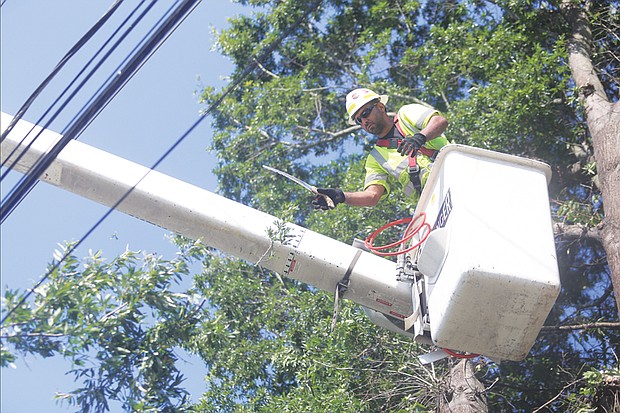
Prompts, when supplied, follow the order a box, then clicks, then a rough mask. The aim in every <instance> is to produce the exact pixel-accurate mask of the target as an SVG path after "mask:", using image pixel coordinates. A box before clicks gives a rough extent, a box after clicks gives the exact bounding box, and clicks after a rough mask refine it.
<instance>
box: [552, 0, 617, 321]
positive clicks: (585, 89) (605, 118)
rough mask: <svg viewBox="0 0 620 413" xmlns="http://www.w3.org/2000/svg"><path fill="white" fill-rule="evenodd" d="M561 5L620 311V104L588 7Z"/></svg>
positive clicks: (569, 3)
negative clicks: (610, 90)
mask: <svg viewBox="0 0 620 413" xmlns="http://www.w3.org/2000/svg"><path fill="white" fill-rule="evenodd" d="M562 8H563V10H564V12H565V15H566V17H567V19H568V21H569V23H570V24H571V27H572V37H571V38H570V39H569V42H568V65H569V68H570V70H571V74H572V76H573V79H574V81H575V85H576V86H577V88H578V90H579V92H580V98H581V100H582V102H583V105H584V108H585V114H586V121H587V124H588V130H589V131H590V135H591V137H592V144H593V147H594V157H595V158H596V168H597V173H598V179H599V186H600V190H601V194H602V197H603V208H604V210H605V217H604V219H603V222H602V226H601V227H602V240H603V248H605V252H606V254H607V263H608V264H609V268H610V271H611V280H612V283H613V286H614V293H615V297H616V306H617V308H618V313H620V103H619V102H615V103H613V102H611V101H610V99H609V98H608V97H607V95H606V94H605V90H604V88H603V84H602V83H601V81H600V79H599V78H598V76H597V74H596V71H595V68H594V66H593V64H592V59H591V50H592V47H591V45H592V31H591V28H590V23H589V21H588V15H587V10H585V9H583V8H580V7H579V6H578V5H575V2H573V1H570V0H564V1H563V3H562Z"/></svg>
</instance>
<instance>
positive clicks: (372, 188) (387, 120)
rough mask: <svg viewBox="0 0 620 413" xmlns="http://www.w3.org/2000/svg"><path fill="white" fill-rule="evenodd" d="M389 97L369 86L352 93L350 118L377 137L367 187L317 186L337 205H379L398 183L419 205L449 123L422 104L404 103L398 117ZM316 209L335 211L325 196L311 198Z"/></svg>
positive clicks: (349, 95) (444, 142)
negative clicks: (390, 107) (390, 111)
mask: <svg viewBox="0 0 620 413" xmlns="http://www.w3.org/2000/svg"><path fill="white" fill-rule="evenodd" d="M387 101H388V96H386V95H378V94H376V93H375V92H373V91H372V90H370V89H364V88H362V89H355V90H353V91H351V92H350V93H349V94H348V95H347V99H346V108H347V114H348V122H349V124H351V125H355V124H357V125H360V126H361V127H362V129H364V130H365V131H366V132H368V133H371V134H372V135H375V136H376V137H377V140H376V142H375V145H374V147H373V148H372V150H371V152H370V154H369V155H368V157H367V158H366V165H365V168H366V178H365V182H364V190H363V191H357V192H344V191H343V190H342V189H340V188H317V191H318V192H319V193H320V194H323V195H326V196H328V197H330V198H331V199H332V201H333V202H334V206H336V205H338V204H342V203H345V204H347V205H353V206H368V207H374V206H375V205H377V203H378V202H379V200H381V199H382V198H384V197H386V196H388V195H389V194H390V192H391V190H392V187H393V186H394V184H396V183H398V185H399V186H400V187H402V189H403V192H404V193H405V195H406V196H408V197H410V198H411V199H412V201H413V202H414V203H417V201H418V198H419V196H420V192H421V191H422V187H423V186H424V184H425V183H426V179H427V178H428V174H429V173H430V166H431V164H432V162H433V161H434V160H435V156H436V155H437V152H438V151H439V149H441V148H442V147H443V146H445V145H447V144H448V140H447V139H446V137H445V136H444V135H443V132H444V131H445V130H446V128H447V127H448V121H447V120H446V118H444V117H443V116H442V115H441V114H440V113H439V112H438V111H437V110H435V109H433V108H430V107H428V106H424V105H419V104H409V105H405V106H403V107H401V108H400V109H399V110H398V112H397V113H396V115H395V116H390V115H389V114H388V112H387V108H386V103H387ZM312 206H313V207H314V208H315V209H323V210H327V209H330V207H329V206H328V204H327V202H326V200H325V198H324V197H322V196H320V195H317V196H316V197H314V199H313V200H312Z"/></svg>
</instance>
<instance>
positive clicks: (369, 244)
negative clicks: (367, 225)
mask: <svg viewBox="0 0 620 413" xmlns="http://www.w3.org/2000/svg"><path fill="white" fill-rule="evenodd" d="M419 218H421V219H422V220H421V221H420V224H419V225H418V226H417V227H415V228H412V227H413V224H415V223H416V222H417V221H418V219H419ZM407 223H408V224H409V225H407V229H405V232H404V233H403V236H402V238H401V239H400V240H398V241H396V242H393V243H391V244H387V245H382V246H375V245H373V243H374V242H375V238H376V237H377V236H378V235H379V234H380V233H381V232H383V231H384V230H386V229H387V228H390V227H393V226H396V225H402V224H407ZM422 228H426V229H427V231H426V233H425V234H424V237H422V239H421V240H420V241H419V242H418V243H417V244H415V245H413V246H411V247H409V248H407V249H404V250H403V249H400V250H398V251H391V252H382V251H383V250H386V249H390V248H394V247H397V246H399V245H402V244H404V243H405V242H407V241H409V240H410V239H411V238H413V237H414V236H415V235H416V234H417V233H418V232H420V230H421V229H422ZM430 232H431V226H430V225H429V224H428V223H427V222H426V213H424V212H420V214H419V215H418V216H416V217H415V218H413V219H412V218H401V219H399V220H396V221H392V222H390V223H389V224H385V225H384V226H382V227H381V228H379V229H378V230H376V231H375V232H373V233H372V234H370V235H369V236H368V237H367V238H366V240H364V245H365V246H366V248H368V249H369V250H371V251H372V252H374V253H375V254H377V255H380V256H382V257H391V256H394V255H399V254H405V253H407V252H409V251H411V250H414V249H416V248H418V247H419V246H420V245H422V243H423V242H424V241H426V238H427V237H428V234H430Z"/></svg>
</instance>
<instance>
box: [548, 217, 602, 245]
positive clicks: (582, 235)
mask: <svg viewBox="0 0 620 413" xmlns="http://www.w3.org/2000/svg"><path fill="white" fill-rule="evenodd" d="M601 232H602V225H598V226H596V227H594V228H588V227H586V226H585V225H581V224H572V225H571V224H565V223H564V222H554V223H553V233H554V234H555V235H556V237H563V238H578V239H590V240H593V241H596V242H602V240H603V239H602V233H601Z"/></svg>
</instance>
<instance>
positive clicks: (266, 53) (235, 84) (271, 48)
mask: <svg viewBox="0 0 620 413" xmlns="http://www.w3.org/2000/svg"><path fill="white" fill-rule="evenodd" d="M199 1H200V0H199ZM321 2H322V0H317V1H315V2H314V3H313V4H312V5H311V7H310V8H309V10H308V13H307V14H304V15H301V16H300V17H299V18H298V19H297V20H296V21H295V22H294V23H293V24H292V25H291V26H289V28H288V29H287V30H286V31H285V32H283V33H282V34H280V35H279V36H278V37H277V38H276V39H275V40H274V41H273V43H271V44H270V45H269V46H268V47H266V48H265V50H263V51H262V52H260V53H259V54H258V55H257V56H256V57H255V58H254V59H252V60H251V61H250V63H249V64H248V65H247V66H246V67H245V69H244V70H243V71H242V72H241V74H240V75H239V76H238V77H237V79H236V80H235V81H234V82H233V83H231V84H230V85H228V87H227V88H226V89H225V90H224V92H222V94H221V95H220V96H219V97H218V98H217V99H216V100H215V101H214V102H213V103H212V104H211V105H210V106H209V107H208V108H207V110H206V111H204V112H203V113H201V115H200V116H199V118H198V119H197V120H196V121H195V122H194V123H193V124H192V125H191V126H190V127H189V129H187V130H186V131H185V133H183V135H181V137H179V138H178V139H177V140H176V142H175V143H174V144H173V145H172V146H171V147H170V148H169V149H168V150H167V151H166V152H165V153H164V154H163V155H162V156H161V157H160V158H159V159H158V160H157V161H156V162H155V163H154V164H153V165H152V166H151V168H150V169H151V170H155V169H156V168H157V167H158V166H159V164H161V162H163V161H164V160H165V159H166V158H167V157H168V155H169V154H170V153H172V151H174V149H176V148H177V147H178V146H179V145H180V144H181V143H182V142H183V141H184V140H185V138H186V137H187V136H188V135H189V134H190V133H192V132H193V131H194V130H195V129H196V128H197V127H198V126H199V125H200V124H201V123H202V121H203V120H204V119H206V117H207V115H209V114H210V113H211V112H212V111H213V110H215V109H216V108H218V107H219V106H220V104H221V103H222V102H223V101H224V99H225V98H226V96H228V95H229V94H230V93H232V92H233V91H234V90H235V89H236V88H237V87H238V86H239V84H241V82H242V81H243V80H244V79H245V78H246V77H247V76H248V75H249V74H250V73H251V72H252V71H253V70H254V69H255V68H256V67H258V65H259V64H261V63H262V62H263V61H264V60H265V59H266V58H267V57H269V56H271V54H272V53H273V52H274V51H275V50H276V49H277V48H278V47H279V46H280V44H281V43H282V40H284V39H285V38H286V37H288V36H289V35H290V33H292V31H293V30H295V29H296V28H297V27H298V26H299V25H300V24H301V23H302V21H303V20H305V18H306V17H307V15H309V14H310V12H311V11H315V10H316V9H317V8H318V7H319V5H320V4H321ZM149 172H150V171H147V172H146V173H145V174H144V175H143V176H142V177H141V178H140V179H139V180H138V182H136V183H135V184H134V186H133V187H132V188H130V189H129V190H128V191H127V192H126V193H125V194H124V195H123V196H122V197H121V198H120V199H119V200H118V201H117V202H116V203H115V204H114V205H113V206H112V207H110V208H109V209H108V211H107V212H106V213H105V214H104V215H103V216H102V217H101V218H100V219H99V220H98V221H97V222H96V223H95V224H94V225H93V226H92V227H91V228H90V229H89V230H88V231H87V232H86V234H84V236H83V237H82V238H80V240H79V241H78V242H77V243H75V244H74V245H73V246H72V247H71V248H69V249H68V250H67V252H65V254H64V255H63V256H62V257H61V258H60V259H59V260H58V262H56V263H55V264H53V265H52V266H51V268H49V269H48V270H47V272H46V273H45V274H44V275H43V276H42V277H41V279H40V280H39V281H38V282H37V284H36V285H35V286H34V287H33V288H31V289H29V291H28V292H27V293H26V294H24V296H23V297H22V298H21V299H20V300H19V301H18V302H17V304H16V305H15V306H14V307H13V308H11V309H10V310H8V311H7V314H6V315H5V316H4V317H3V318H2V321H0V325H4V323H5V321H6V320H7V319H8V317H10V316H11V314H13V312H14V311H15V310H16V309H17V308H19V307H21V306H22V305H23V304H24V303H25V302H26V300H27V299H28V297H30V295H31V294H32V293H33V292H34V291H35V290H36V289H37V288H38V287H39V286H40V285H41V284H42V283H43V282H45V280H47V278H49V276H50V275H51V274H52V272H54V271H55V270H56V269H57V268H58V267H59V266H60V264H61V263H62V262H63V261H64V260H65V259H67V257H69V256H70V255H71V254H72V253H73V251H75V250H76V249H77V248H78V247H79V246H80V245H81V244H82V242H84V241H85V240H86V238H88V236H90V234H92V233H93V232H94V231H95V229H97V228H98V227H99V225H101V223H102V222H103V221H104V220H105V219H106V218H107V217H108V216H109V215H110V214H111V213H112V212H113V211H114V210H115V209H116V207H118V205H120V204H121V203H122V202H123V201H124V200H125V199H126V198H127V197H128V196H129V195H130V194H131V193H132V192H133V190H134V188H135V187H136V186H138V185H139V184H140V183H141V182H142V181H143V180H144V179H145V178H146V177H147V176H148V174H149Z"/></svg>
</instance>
